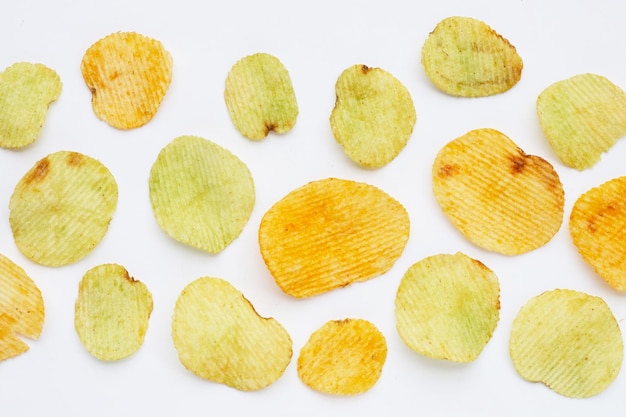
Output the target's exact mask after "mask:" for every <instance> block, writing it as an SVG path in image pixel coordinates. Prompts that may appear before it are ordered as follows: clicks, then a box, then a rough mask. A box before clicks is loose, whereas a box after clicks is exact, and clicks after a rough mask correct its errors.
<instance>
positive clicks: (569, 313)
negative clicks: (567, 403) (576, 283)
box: [509, 289, 624, 398]
mask: <svg viewBox="0 0 626 417" xmlns="http://www.w3.org/2000/svg"><path fill="white" fill-rule="evenodd" d="M509 351H510V355H511V359H512V361H513V364H514V366H515V369H516V370H517V372H518V373H519V375H520V376H521V377H522V378H524V379H526V380H528V381H531V382H542V383H544V384H545V385H547V386H548V387H549V388H551V389H552V390H554V391H555V392H557V393H559V394H561V395H564V396H566V397H572V398H587V397H591V396H594V395H597V394H599V393H600V392H602V391H603V390H604V389H606V388H607V387H608V386H609V385H610V384H611V383H612V382H613V381H614V380H615V378H616V377H617V375H618V373H619V371H620V369H621V367H622V361H623V357H624V342H623V340H622V332H621V330H620V327H619V324H618V323H617V320H616V319H615V317H614V316H613V313H612V312H611V310H610V308H609V306H608V305H607V304H606V302H605V301H604V300H603V299H601V298H600V297H595V296H591V295H588V294H585V293H582V292H579V291H573V290H561V289H558V290H552V291H546V292H544V293H542V294H540V295H538V296H536V297H534V298H532V299H531V300H529V301H528V302H527V303H526V304H525V305H524V306H523V307H522V308H521V309H520V311H519V313H518V314H517V316H516V317H515V320H513V326H512V328H511V337H510V341H509Z"/></svg>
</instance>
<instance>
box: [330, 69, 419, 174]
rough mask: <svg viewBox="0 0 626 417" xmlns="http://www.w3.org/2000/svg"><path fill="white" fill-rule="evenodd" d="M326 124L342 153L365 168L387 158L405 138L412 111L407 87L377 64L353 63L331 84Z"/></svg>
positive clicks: (410, 129) (408, 134)
mask: <svg viewBox="0 0 626 417" xmlns="http://www.w3.org/2000/svg"><path fill="white" fill-rule="evenodd" d="M335 94H336V96H337V99H336V101H335V107H334V108H333V110H332V113H331V115H330V127H331V129H332V131H333V135H334V136H335V139H336V141H337V143H339V145H341V147H342V148H343V150H344V151H345V153H346V155H348V157H349V158H350V159H352V160H353V161H354V162H356V163H357V164H359V165H361V166H363V167H366V168H380V167H382V166H384V165H386V164H388V163H389V162H391V161H392V160H393V159H394V158H395V157H396V156H398V154H399V153H400V151H402V149H404V147H405V145H406V144H407V142H408V141H409V138H410V137H411V133H412V132H413V127H414V126H415V121H416V117H417V116H416V114H415V107H414V106H413V100H412V99H411V95H410V94H409V91H408V90H407V89H406V87H404V85H402V83H401V82H400V81H399V80H398V79H396V78H395V77H394V76H393V75H391V74H390V73H388V72H387V71H385V70H383V69H380V68H370V67H367V66H365V65H354V66H352V67H350V68H348V69H346V70H344V71H343V72H342V73H341V75H340V76H339V78H338V79H337V83H336V84H335Z"/></svg>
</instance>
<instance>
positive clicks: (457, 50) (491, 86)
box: [422, 16, 524, 97]
mask: <svg viewBox="0 0 626 417" xmlns="http://www.w3.org/2000/svg"><path fill="white" fill-rule="evenodd" d="M422 65H423V66H424V71H425V73H426V75H427V76H428V78H430V80H431V81H432V83H433V84H434V85H435V86H436V87H437V88H438V89H440V90H441V91H443V92H445V93H447V94H450V95H453V96H460V97H485V96H490V95H494V94H500V93H503V92H505V91H507V90H509V89H511V88H512V87H513V86H514V85H515V84H517V82H518V81H519V80H520V78H521V77H522V69H523V67H524V64H523V62H522V58H521V57H520V56H519V54H518V53H517V50H516V49H515V47H514V46H513V45H511V43H510V42H509V41H508V40H506V39H505V38H503V37H502V36H501V35H500V34H498V33H497V32H496V31H494V30H493V29H492V28H491V27H490V26H489V25H487V24H486V23H485V22H482V21H480V20H477V19H473V18H470V17H460V16H454V17H449V18H446V19H444V20H442V21H441V22H439V23H438V24H437V26H436V27H435V29H434V30H433V31H432V32H431V33H430V34H429V35H428V38H427V39H426V41H425V42H424V45H423V47H422Z"/></svg>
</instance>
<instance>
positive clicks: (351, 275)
mask: <svg viewBox="0 0 626 417" xmlns="http://www.w3.org/2000/svg"><path fill="white" fill-rule="evenodd" d="M408 238H409V216H408V214H407V212H406V209H405V208H404V207H403V206H402V204H400V203H399V202H398V201H396V200H394V199H393V198H392V197H391V196H389V195H388V194H386V193H385V192H384V191H382V190H380V189H378V188H376V187H374V186H372V185H369V184H365V183H359V182H354V181H348V180H342V179H337V178H328V179H323V180H319V181H314V182H311V183H308V184H306V185H304V186H302V187H300V188H298V189H296V190H294V191H292V192H290V193H289V194H287V195H286V196H285V197H283V199H281V200H280V201H279V202H277V203H276V204H274V206H273V207H271V208H270V209H269V210H268V211H267V212H266V213H265V215H264V216H263V218H262V220H261V225H260V227H259V244H260V249H261V254H262V256H263V259H264V260H265V263H266V265H267V267H268V269H269V271H270V273H271V274H272V276H273V277H274V279H275V280H276V283H277V284H278V286H279V287H280V288H281V289H282V290H283V291H284V292H285V293H287V294H289V295H292V296H294V297H299V298H303V297H310V296H313V295H317V294H322V293H325V292H328V291H330V290H333V289H335V288H340V287H345V286H347V285H350V284H352V283H354V282H359V281H366V280H369V279H371V278H374V277H377V276H379V275H381V274H383V273H385V272H386V271H387V270H389V269H390V268H391V267H392V266H393V264H394V262H395V261H396V259H398V258H399V257H400V255H401V254H402V251H403V250H404V247H405V245H406V242H407V240H408Z"/></svg>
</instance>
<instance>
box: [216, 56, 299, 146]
mask: <svg viewBox="0 0 626 417" xmlns="http://www.w3.org/2000/svg"><path fill="white" fill-rule="evenodd" d="M224 100H225V102H226V107H227V109H228V114H229V115H230V118H231V120H232V122H233V124H234V125H235V128H236V129H237V130H238V131H239V133H241V134H242V135H243V136H244V137H246V138H248V139H252V140H261V139H264V138H265V137H266V136H267V135H268V133H269V132H275V133H285V132H288V131H289V130H291V128H292V127H293V126H294V125H295V123H296V118H297V117H298V103H297V101H296V94H295V92H294V90H293V85H292V84H291V78H290V77H289V73H288V72H287V69H286V68H285V66H284V65H283V64H282V62H280V61H279V60H278V58H276V57H274V56H272V55H270V54H266V53H257V54H254V55H250V56H247V57H245V58H242V59H240V60H239V61H237V63H235V65H233V67H232V68H231V70H230V72H229V73H228V76H227V78H226V87H225V89H224Z"/></svg>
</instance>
